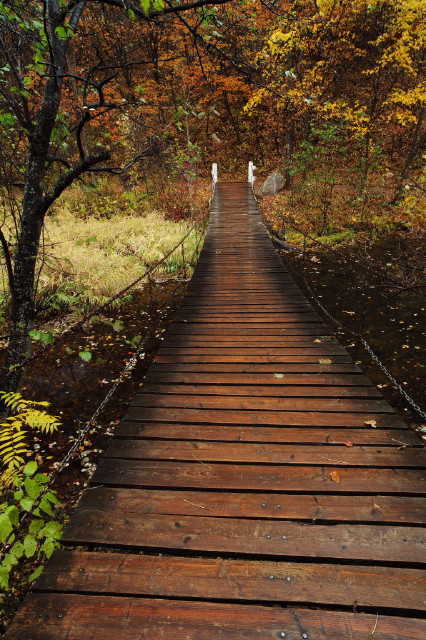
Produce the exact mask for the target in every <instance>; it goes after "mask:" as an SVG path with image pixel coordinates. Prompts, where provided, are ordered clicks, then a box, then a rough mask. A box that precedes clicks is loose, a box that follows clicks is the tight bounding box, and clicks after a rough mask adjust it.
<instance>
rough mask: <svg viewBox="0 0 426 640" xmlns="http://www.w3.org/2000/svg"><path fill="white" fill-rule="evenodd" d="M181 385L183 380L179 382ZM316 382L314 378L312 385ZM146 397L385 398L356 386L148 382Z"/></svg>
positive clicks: (371, 390) (146, 384) (145, 388)
mask: <svg viewBox="0 0 426 640" xmlns="http://www.w3.org/2000/svg"><path fill="white" fill-rule="evenodd" d="M179 382H181V380H179ZM313 382H314V380H312V378H311V383H313ZM143 391H144V393H149V394H161V395H164V394H167V395H196V396H205V395H212V396H219V397H221V396H226V397H228V396H241V397H246V396H250V397H251V398H253V397H261V398H268V397H280V398H304V397H315V398H319V397H326V398H381V397H382V395H381V393H380V392H379V390H378V389H376V387H373V386H372V385H370V386H366V387H357V386H354V385H353V386H337V387H334V386H327V385H323V386H318V385H314V384H310V385H304V386H298V385H291V384H286V385H283V384H281V385H252V384H248V385H239V384H232V385H230V384H219V383H218V384H173V383H172V382H170V381H168V382H163V383H162V384H152V383H150V382H145V383H144V385H143Z"/></svg>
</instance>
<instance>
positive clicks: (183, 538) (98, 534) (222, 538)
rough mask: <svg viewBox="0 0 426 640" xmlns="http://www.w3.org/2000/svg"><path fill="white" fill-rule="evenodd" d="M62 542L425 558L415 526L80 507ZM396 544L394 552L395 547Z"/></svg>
mask: <svg viewBox="0 0 426 640" xmlns="http://www.w3.org/2000/svg"><path fill="white" fill-rule="evenodd" d="M62 540H63V542H64V543H65V544H78V545H81V544H94V545H109V546H118V547H123V548H126V547H137V548H138V549H139V548H140V547H145V548H149V549H180V550H183V549H185V550H190V551H197V552H198V551H202V552H209V553H212V552H213V553H237V554H238V555H240V556H241V555H242V554H248V555H253V554H254V555H256V556H260V555H262V556H277V557H278V556H280V557H292V558H298V557H303V558H317V559H318V558H322V559H327V558H337V559H339V560H362V561H369V562H390V563H391V562H410V563H424V562H425V561H426V556H425V553H424V548H425V536H424V532H423V531H422V530H421V529H419V528H418V527H406V526H401V525H394V526H387V525H382V524H374V525H364V524H356V525H352V524H336V525H334V526H327V525H323V524H308V523H295V522H290V521H287V520H280V521H276V520H274V521H272V520H269V521H268V520H250V519H248V518H247V519H241V518H238V519H234V518H214V517H206V516H169V515H159V514H146V513H143V514H135V513H122V512H120V511H118V512H115V511H111V510H110V511H108V512H104V511H97V510H95V509H90V510H86V509H78V510H77V511H76V512H75V513H74V515H73V517H72V519H71V521H70V523H69V524H68V525H67V527H66V528H65V531H64V534H63V538H62ZM396 549H398V553H397V555H395V550H396Z"/></svg>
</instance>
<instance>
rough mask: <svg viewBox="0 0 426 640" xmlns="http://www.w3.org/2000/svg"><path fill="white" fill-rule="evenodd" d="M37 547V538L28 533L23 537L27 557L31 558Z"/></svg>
mask: <svg viewBox="0 0 426 640" xmlns="http://www.w3.org/2000/svg"><path fill="white" fill-rule="evenodd" d="M36 549H37V540H36V539H35V537H34V536H33V535H31V534H30V533H29V534H28V535H26V536H25V538H24V551H25V556H26V557H27V558H31V557H32V556H33V555H34V554H35V552H36Z"/></svg>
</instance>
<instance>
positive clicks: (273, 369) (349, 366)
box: [150, 362, 361, 380]
mask: <svg viewBox="0 0 426 640" xmlns="http://www.w3.org/2000/svg"><path fill="white" fill-rule="evenodd" d="M150 371H153V372H157V371H166V372H169V371H184V372H198V373H199V372H203V373H222V372H224V373H230V372H233V373H250V374H255V373H256V374H257V373H272V374H275V373H279V374H288V373H349V374H351V373H358V374H359V373H361V369H360V368H359V367H358V366H357V365H356V364H353V363H345V362H343V363H333V362H332V363H331V364H317V363H315V362H311V363H304V364H300V363H294V362H293V363H292V362H286V363H279V365H278V366H277V365H276V364H274V363H271V362H260V363H251V364H244V363H242V362H210V363H205V362H195V363H194V362H168V363H161V362H156V363H154V364H153V365H152V366H151V369H150ZM271 380H272V378H271Z"/></svg>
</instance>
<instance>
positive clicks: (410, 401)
mask: <svg viewBox="0 0 426 640" xmlns="http://www.w3.org/2000/svg"><path fill="white" fill-rule="evenodd" d="M286 264H287V267H288V268H289V269H290V271H292V272H293V274H295V271H294V269H293V268H292V267H291V266H290V265H289V264H288V263H286ZM299 276H301V278H302V280H303V284H304V285H305V287H306V289H307V291H308V293H309V295H310V297H311V298H312V299H313V300H314V302H315V304H316V305H317V306H318V307H319V308H320V309H321V311H322V312H323V313H324V314H325V315H326V316H327V318H329V319H330V320H331V322H333V324H335V325H337V326H338V327H340V328H341V329H343V331H345V332H346V333H349V334H351V335H353V336H355V337H356V338H358V340H359V341H360V343H361V344H362V346H363V347H364V349H366V351H368V353H369V354H370V356H371V357H372V359H373V360H374V362H375V363H376V364H377V366H378V367H379V368H380V369H381V370H382V371H383V373H384V374H385V376H386V377H387V378H388V380H389V381H390V382H391V383H392V386H393V387H395V389H397V390H398V391H399V393H400V394H401V396H402V397H403V398H404V399H405V400H406V402H408V404H409V405H410V406H411V407H412V408H413V409H414V410H415V411H416V412H417V413H418V414H419V415H420V416H421V417H422V418H423V419H424V420H426V412H425V411H423V409H422V408H421V407H419V405H418V404H416V403H415V402H414V400H413V399H412V398H411V397H410V396H409V395H408V393H407V392H406V391H405V389H404V388H403V387H402V386H401V385H400V384H399V382H397V380H396V379H395V378H394V377H393V375H392V374H391V372H390V371H389V369H387V367H386V366H385V365H384V364H383V362H381V361H380V360H379V358H378V356H377V355H376V354H375V353H374V351H373V349H372V348H371V347H370V345H369V344H368V342H366V340H365V339H364V338H363V337H362V336H361V335H360V334H359V333H357V332H356V331H353V330H352V329H348V328H347V327H345V325H344V324H342V323H341V322H340V320H337V318H335V317H334V316H333V315H332V314H331V313H330V312H329V311H328V309H326V308H325V307H324V305H323V304H322V302H320V301H319V300H318V298H317V297H316V295H315V294H314V292H313V291H312V289H311V287H310V285H309V283H308V282H307V281H306V278H305V277H304V276H303V275H301V274H299Z"/></svg>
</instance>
